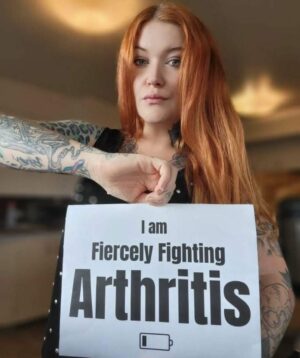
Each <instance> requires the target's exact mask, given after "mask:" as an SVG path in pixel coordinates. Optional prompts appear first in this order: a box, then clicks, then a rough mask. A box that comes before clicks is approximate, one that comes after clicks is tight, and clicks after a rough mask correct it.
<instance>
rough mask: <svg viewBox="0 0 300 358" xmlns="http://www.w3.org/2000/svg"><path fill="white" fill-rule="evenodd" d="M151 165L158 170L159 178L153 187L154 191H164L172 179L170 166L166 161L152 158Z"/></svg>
mask: <svg viewBox="0 0 300 358" xmlns="http://www.w3.org/2000/svg"><path fill="white" fill-rule="evenodd" d="M153 166H154V167H155V168H156V169H157V170H158V172H159V174H160V178H159V180H158V183H157V185H156V186H155V188H154V191H155V192H157V193H162V192H164V191H165V190H166V189H167V188H168V186H169V184H170V181H171V179H172V167H171V165H170V164H168V163H167V162H163V161H160V160H155V159H153Z"/></svg>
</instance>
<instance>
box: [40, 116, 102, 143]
mask: <svg viewBox="0 0 300 358" xmlns="http://www.w3.org/2000/svg"><path fill="white" fill-rule="evenodd" d="M38 124H39V125H40V126H41V127H43V128H46V129H49V130H52V131H55V132H58V133H60V134H62V135H64V136H65V137H68V138H70V139H74V140H76V141H78V142H80V143H82V144H86V145H90V146H93V145H94V144H95V142H96V141H97V139H98V138H99V137H100V136H101V134H102V132H103V130H104V128H102V127H98V126H97V125H95V124H91V123H87V122H84V121H80V120H62V121H56V122H38Z"/></svg>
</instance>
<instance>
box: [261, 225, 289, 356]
mask: <svg viewBox="0 0 300 358" xmlns="http://www.w3.org/2000/svg"><path fill="white" fill-rule="evenodd" d="M257 238H258V251H259V269H260V308H261V309H260V311H261V339H262V357H263V358H268V357H272V356H273V355H274V353H275V351H276V349H277V347H278V345H279V343H280V341H281V339H282V337H283V336H284V333H285V331H286V329H287V327H288V324H289V322H290V319H291V317H292V314H293V310H294V305H295V298H294V293H293V290H292V285H291V280H290V276H289V272H288V269H287V266H286V263H285V260H284V258H283V256H282V253H281V249H280V245H279V242H278V240H277V231H276V230H275V228H274V226H273V225H272V224H270V223H268V222H260V224H258V225H257Z"/></svg>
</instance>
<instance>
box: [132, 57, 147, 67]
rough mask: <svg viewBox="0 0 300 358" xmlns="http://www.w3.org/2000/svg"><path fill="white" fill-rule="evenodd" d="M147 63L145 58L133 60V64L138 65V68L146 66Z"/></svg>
mask: <svg viewBox="0 0 300 358" xmlns="http://www.w3.org/2000/svg"><path fill="white" fill-rule="evenodd" d="M145 62H146V60H144V59H143V58H135V59H134V60H133V63H134V64H135V65H136V66H142V65H144V64H145Z"/></svg>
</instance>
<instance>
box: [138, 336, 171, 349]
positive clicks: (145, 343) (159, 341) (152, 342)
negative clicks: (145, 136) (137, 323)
mask: <svg viewBox="0 0 300 358" xmlns="http://www.w3.org/2000/svg"><path fill="white" fill-rule="evenodd" d="M172 345H173V340H172V339H171V338H170V335H169V334H162V333H140V349H153V350H159V351H169V350H170V347H171V346H172Z"/></svg>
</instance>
